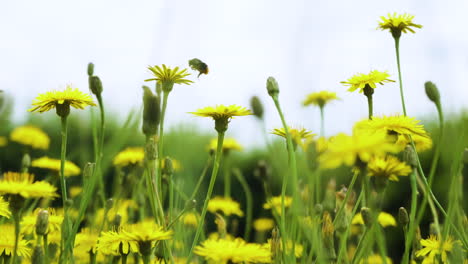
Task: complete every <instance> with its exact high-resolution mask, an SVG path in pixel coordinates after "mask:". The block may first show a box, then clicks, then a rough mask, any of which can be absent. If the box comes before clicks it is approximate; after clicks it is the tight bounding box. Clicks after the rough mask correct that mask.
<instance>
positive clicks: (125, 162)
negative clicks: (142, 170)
mask: <svg viewBox="0 0 468 264" xmlns="http://www.w3.org/2000/svg"><path fill="white" fill-rule="evenodd" d="M144 159H145V151H144V149H143V148H142V147H128V148H126V149H124V150H122V151H120V152H119V153H118V154H117V155H116V156H115V158H114V161H113V164H114V166H117V167H126V166H130V165H132V166H142V165H143V161H144Z"/></svg>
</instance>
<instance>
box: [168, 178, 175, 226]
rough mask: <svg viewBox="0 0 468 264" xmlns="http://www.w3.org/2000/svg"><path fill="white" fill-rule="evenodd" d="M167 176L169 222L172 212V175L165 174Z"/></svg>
mask: <svg viewBox="0 0 468 264" xmlns="http://www.w3.org/2000/svg"><path fill="white" fill-rule="evenodd" d="M167 177H168V185H169V186H168V187H169V216H168V220H169V222H171V221H172V217H173V216H172V214H173V213H174V183H173V181H172V175H167Z"/></svg>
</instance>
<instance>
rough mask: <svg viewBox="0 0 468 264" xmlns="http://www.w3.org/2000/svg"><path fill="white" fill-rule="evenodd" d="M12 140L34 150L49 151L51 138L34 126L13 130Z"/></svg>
mask: <svg viewBox="0 0 468 264" xmlns="http://www.w3.org/2000/svg"><path fill="white" fill-rule="evenodd" d="M10 139H11V141H14V142H17V143H20V144H22V145H26V146H30V147H32V148H34V149H44V150H47V149H49V144H50V138H49V136H48V135H47V134H46V133H45V132H44V131H42V130H41V129H40V128H38V127H35V126H32V125H26V126H20V127H17V128H15V129H13V131H11V133H10Z"/></svg>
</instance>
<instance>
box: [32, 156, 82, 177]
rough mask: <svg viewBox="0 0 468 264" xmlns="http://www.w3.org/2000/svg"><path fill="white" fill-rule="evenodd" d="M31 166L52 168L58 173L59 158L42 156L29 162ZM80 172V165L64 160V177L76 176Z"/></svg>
mask: <svg viewBox="0 0 468 264" xmlns="http://www.w3.org/2000/svg"><path fill="white" fill-rule="evenodd" d="M31 167H35V168H41V169H47V170H52V171H55V172H57V173H60V160H59V159H52V158H49V157H45V156H44V157H41V158H38V159H35V160H33V161H32V162H31ZM80 173H81V169H80V167H78V166H76V164H75V163H73V162H71V161H68V160H66V161H65V172H64V174H65V177H71V176H77V175H80Z"/></svg>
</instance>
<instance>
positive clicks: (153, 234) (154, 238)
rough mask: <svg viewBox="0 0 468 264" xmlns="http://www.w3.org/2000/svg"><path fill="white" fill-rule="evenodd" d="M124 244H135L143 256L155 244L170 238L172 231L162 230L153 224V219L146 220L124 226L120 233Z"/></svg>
mask: <svg viewBox="0 0 468 264" xmlns="http://www.w3.org/2000/svg"><path fill="white" fill-rule="evenodd" d="M120 233H121V235H122V236H123V237H124V239H125V241H126V242H129V243H136V245H137V248H138V251H139V252H140V253H141V254H142V255H144V254H145V253H144V251H145V250H147V249H148V247H149V249H150V250H151V248H152V247H154V245H155V243H156V242H158V241H161V240H168V239H171V238H172V231H171V230H169V231H167V230H164V229H163V228H162V227H161V226H159V225H157V224H156V223H155V222H154V219H147V220H144V221H142V222H139V223H137V224H133V225H129V226H125V227H124V228H122V230H121V231H120Z"/></svg>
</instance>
